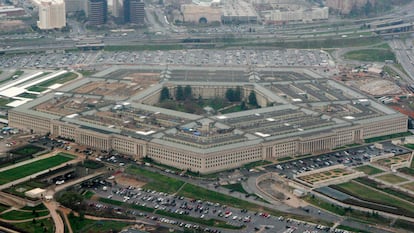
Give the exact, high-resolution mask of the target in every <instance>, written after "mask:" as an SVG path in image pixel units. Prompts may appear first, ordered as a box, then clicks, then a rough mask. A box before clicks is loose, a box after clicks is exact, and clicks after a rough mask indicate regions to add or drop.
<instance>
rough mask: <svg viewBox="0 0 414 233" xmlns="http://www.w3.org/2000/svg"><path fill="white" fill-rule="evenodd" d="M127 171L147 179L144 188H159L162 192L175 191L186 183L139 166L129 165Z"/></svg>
mask: <svg viewBox="0 0 414 233" xmlns="http://www.w3.org/2000/svg"><path fill="white" fill-rule="evenodd" d="M126 173H129V174H132V175H136V176H138V177H139V178H141V179H142V180H144V181H146V182H147V184H145V185H144V187H143V188H146V189H152V190H157V191H160V192H166V193H175V192H177V191H178V189H179V188H180V187H181V186H183V185H184V182H183V181H180V180H177V179H173V178H170V177H168V176H164V175H160V174H158V173H155V172H151V171H147V170H144V169H141V168H139V167H137V166H129V167H128V168H127V169H126Z"/></svg>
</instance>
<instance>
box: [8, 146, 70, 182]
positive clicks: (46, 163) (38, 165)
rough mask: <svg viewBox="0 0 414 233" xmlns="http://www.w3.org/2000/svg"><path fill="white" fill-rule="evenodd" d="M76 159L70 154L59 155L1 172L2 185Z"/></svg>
mask: <svg viewBox="0 0 414 233" xmlns="http://www.w3.org/2000/svg"><path fill="white" fill-rule="evenodd" d="M73 158H74V157H73V156H72V157H70V156H68V154H63V153H61V154H58V155H55V156H53V157H49V158H46V159H42V160H38V161H35V162H33V163H29V164H25V165H22V166H19V167H16V168H12V169H9V170H6V171H3V172H0V184H6V183H9V182H11V181H14V180H17V179H20V178H23V177H26V176H29V175H32V174H34V173H37V172H40V171H43V170H46V169H49V168H52V167H55V166H57V165H60V164H62V163H65V162H68V161H70V160H72V159H73Z"/></svg>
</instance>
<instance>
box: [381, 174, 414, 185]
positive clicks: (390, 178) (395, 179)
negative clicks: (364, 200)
mask: <svg viewBox="0 0 414 233" xmlns="http://www.w3.org/2000/svg"><path fill="white" fill-rule="evenodd" d="M377 178H378V179H380V180H383V181H385V182H388V183H391V184H398V183H401V182H404V181H408V180H407V179H405V178H403V177H401V176H397V175H394V174H386V175H382V176H377Z"/></svg>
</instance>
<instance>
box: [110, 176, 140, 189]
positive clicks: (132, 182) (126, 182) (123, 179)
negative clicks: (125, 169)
mask: <svg viewBox="0 0 414 233" xmlns="http://www.w3.org/2000/svg"><path fill="white" fill-rule="evenodd" d="M115 182H116V183H117V184H119V185H122V186H124V187H128V186H133V187H135V188H140V187H142V186H144V185H145V184H146V183H145V182H142V181H140V180H138V179H136V178H134V177H132V176H129V175H127V174H123V173H120V174H118V175H116V176H115Z"/></svg>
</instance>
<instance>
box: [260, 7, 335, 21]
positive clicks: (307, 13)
mask: <svg viewBox="0 0 414 233" xmlns="http://www.w3.org/2000/svg"><path fill="white" fill-rule="evenodd" d="M328 17H329V8H328V7H322V8H318V7H314V8H308V9H295V10H290V9H275V10H271V11H267V12H265V20H266V23H285V22H295V21H297V22H312V21H317V20H327V19H328Z"/></svg>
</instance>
